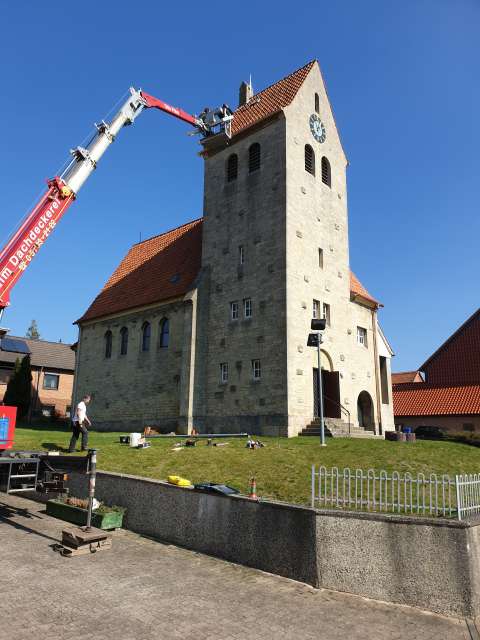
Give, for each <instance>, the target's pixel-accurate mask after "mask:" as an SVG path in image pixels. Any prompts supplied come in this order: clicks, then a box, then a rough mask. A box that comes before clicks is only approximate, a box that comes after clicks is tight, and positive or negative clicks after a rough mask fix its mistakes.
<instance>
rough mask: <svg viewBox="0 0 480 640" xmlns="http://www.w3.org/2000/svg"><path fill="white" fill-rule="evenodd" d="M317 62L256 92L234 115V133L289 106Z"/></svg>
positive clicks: (314, 61) (313, 61) (308, 64)
mask: <svg viewBox="0 0 480 640" xmlns="http://www.w3.org/2000/svg"><path fill="white" fill-rule="evenodd" d="M315 63H316V60H312V61H311V62H308V63H307V64H306V65H305V66H304V67H301V68H300V69H297V70H296V71H294V72H293V73H291V74H290V75H288V76H286V77H285V78H283V79H282V80H279V81H278V82H275V83H274V84H272V85H271V86H270V87H267V88H266V89H263V91H260V92H259V93H256V94H255V95H254V96H253V97H252V98H251V99H250V100H249V101H248V102H247V104H245V105H243V106H241V107H239V108H238V109H237V110H236V111H235V113H234V115H233V122H232V135H233V136H235V135H237V134H238V133H240V132H241V131H244V130H245V129H248V128H249V127H251V126H253V125H254V124H257V123H258V122H261V121H262V120H265V119H266V118H269V117H270V116H272V115H274V114H275V113H278V112H279V111H281V110H282V109H284V108H285V107H288V105H289V104H290V103H291V102H292V100H293V99H294V98H295V96H296V95H297V92H298V90H299V89H300V87H301V86H302V84H303V82H304V80H305V78H306V77H307V76H308V74H309V73H310V70H311V69H312V67H313V66H314V65H315Z"/></svg>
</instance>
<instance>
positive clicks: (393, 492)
mask: <svg viewBox="0 0 480 640" xmlns="http://www.w3.org/2000/svg"><path fill="white" fill-rule="evenodd" d="M329 507H331V508H337V509H346V510H358V511H375V512H382V513H400V514H408V515H422V516H443V517H454V516H456V517H458V519H459V520H462V519H464V518H465V517H467V516H471V515H474V514H477V513H480V475H479V474H474V475H457V476H455V478H451V477H450V476H448V475H437V474H435V473H431V474H430V475H428V476H426V475H425V474H423V473H419V474H417V475H416V476H413V475H412V474H410V473H408V472H407V473H404V474H401V473H400V472H398V471H392V472H388V471H384V470H381V471H378V470H374V469H368V470H367V471H365V470H363V469H355V470H351V469H349V468H345V469H343V470H339V469H338V468H337V467H332V468H331V469H327V467H324V466H320V467H318V468H317V467H315V465H313V466H312V508H329Z"/></svg>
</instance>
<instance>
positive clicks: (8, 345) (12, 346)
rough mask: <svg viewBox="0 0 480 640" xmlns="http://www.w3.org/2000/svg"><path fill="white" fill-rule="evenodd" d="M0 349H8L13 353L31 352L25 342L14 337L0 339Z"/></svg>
mask: <svg viewBox="0 0 480 640" xmlns="http://www.w3.org/2000/svg"><path fill="white" fill-rule="evenodd" d="M0 349H1V350H2V351H10V352H13V353H27V354H29V353H31V351H30V349H29V348H28V345H27V343H26V342H24V341H23V340H16V339H15V338H2V340H1V341H0Z"/></svg>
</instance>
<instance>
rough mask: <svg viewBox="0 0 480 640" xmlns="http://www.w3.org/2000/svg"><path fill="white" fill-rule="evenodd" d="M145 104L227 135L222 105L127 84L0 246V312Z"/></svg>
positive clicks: (207, 131)
mask: <svg viewBox="0 0 480 640" xmlns="http://www.w3.org/2000/svg"><path fill="white" fill-rule="evenodd" d="M144 108H157V109H160V110H161V111H164V112H165V113H169V114H170V115H172V116H174V117H176V118H179V119H180V120H183V121H184V122H188V123H189V124H191V125H193V126H194V127H195V129H196V133H200V134H201V135H204V136H206V135H211V134H212V133H217V132H218V131H219V130H224V131H225V132H226V133H227V135H228V136H229V127H230V122H231V120H232V113H231V111H230V109H229V108H228V107H227V106H226V105H223V106H222V107H221V108H220V109H217V110H215V111H212V110H210V109H205V110H204V111H203V112H202V113H201V114H200V115H199V116H198V117H196V116H192V115H190V114H189V113H187V112H186V111H183V110H182V109H178V108H177V107H172V106H171V105H169V104H167V103H166V102H163V100H159V99H158V98H154V97H153V96H151V95H149V94H148V93H144V92H142V91H137V90H135V89H130V96H129V97H128V99H127V100H126V101H125V102H124V104H123V105H122V106H121V108H120V110H119V111H118V113H117V114H116V115H115V116H114V118H113V119H112V120H111V122H105V121H102V122H101V123H100V124H96V125H95V126H96V128H97V132H96V134H95V135H94V137H93V138H92V140H91V141H90V142H89V143H88V144H87V145H86V147H77V148H76V149H73V150H72V151H71V152H70V153H71V154H72V156H73V159H72V161H71V163H70V164H69V165H68V167H67V169H66V170H65V172H64V173H63V174H62V175H61V176H56V177H55V178H53V179H52V180H50V181H49V182H48V190H47V192H46V193H45V194H44V195H43V196H42V198H41V199H40V202H39V203H38V204H37V205H36V206H35V208H34V209H33V210H32V211H31V212H30V213H29V214H28V216H27V217H26V219H25V221H24V222H23V223H22V224H21V226H20V228H19V229H18V230H17V231H16V232H15V233H14V235H13V236H12V237H11V238H10V240H9V241H8V243H7V245H6V246H5V247H4V249H2V251H1V252H0V317H1V313H2V311H3V309H4V308H5V307H7V306H8V305H9V304H10V291H11V289H12V288H13V287H14V285H15V284H16V283H17V282H18V280H19V278H20V276H21V275H22V273H23V272H24V271H25V269H26V268H27V267H28V265H29V264H30V262H31V261H32V258H33V257H34V255H35V254H36V253H37V251H38V249H39V248H40V247H41V246H42V244H43V243H44V242H45V240H46V238H47V236H48V235H49V234H50V233H51V231H52V230H53V229H54V227H55V225H56V224H57V222H58V221H59V220H60V218H61V217H62V216H63V214H64V213H65V212H66V210H67V209H68V207H69V206H70V205H71V203H72V202H73V200H74V199H75V198H76V197H77V194H78V192H79V190H80V189H81V187H82V186H83V184H84V183H85V181H86V180H87V179H88V177H89V176H90V174H91V173H92V172H93V171H94V170H95V169H96V167H97V163H98V161H99V160H100V158H101V157H102V156H103V154H104V153H105V151H106V150H107V149H108V147H109V146H110V145H111V144H112V142H113V141H114V140H115V138H116V136H117V134H118V133H119V131H120V129H122V127H124V126H126V125H130V124H132V123H133V122H134V120H135V119H136V118H137V117H138V116H139V115H140V113H141V112H142V111H143V109H144Z"/></svg>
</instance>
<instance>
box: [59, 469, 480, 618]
mask: <svg viewBox="0 0 480 640" xmlns="http://www.w3.org/2000/svg"><path fill="white" fill-rule="evenodd" d="M70 492H71V494H72V495H76V496H85V495H86V478H85V476H78V475H73V476H72V477H71V480H70ZM96 495H97V497H98V499H100V500H102V501H104V502H106V503H107V504H118V505H121V506H124V507H126V508H127V513H126V518H125V521H124V522H125V527H126V528H127V529H130V530H132V531H135V532H137V533H142V534H145V535H148V536H152V537H155V538H159V539H161V540H164V541H167V542H170V543H173V544H177V545H180V546H183V547H187V548H189V549H194V550H195V551H199V552H202V553H207V554H210V555H213V556H217V557H219V558H224V559H226V560H230V561H231V562H236V563H239V564H243V565H247V566H251V567H255V568H257V569H262V570H264V571H268V572H271V573H276V574H278V575H282V576H285V577H288V578H292V579H294V580H299V581H302V582H307V583H309V584H312V585H313V586H316V587H324V588H327V589H333V590H336V591H345V592H349V593H354V594H357V595H362V596H366V597H369V598H375V599H378V600H385V601H388V602H396V603H402V604H408V605H412V606H418V607H420V608H422V609H429V610H431V611H435V612H437V613H442V614H446V615H455V616H467V617H472V618H473V617H476V616H478V615H480V521H476V522H474V521H472V522H461V523H460V522H456V521H450V520H442V519H435V520H427V519H425V518H404V517H399V516H384V515H380V514H357V513H339V512H337V511H314V510H312V509H307V508H302V507H295V506H292V505H284V504H280V503H274V502H252V501H250V500H248V499H247V498H243V497H238V498H228V497H224V496H217V495H212V494H205V493H200V492H197V491H192V490H188V489H181V488H178V487H174V486H172V485H169V484H167V483H164V482H160V481H155V480H150V479H146V478H137V477H135V476H128V475H120V474H115V473H105V472H99V473H98V475H97V491H96Z"/></svg>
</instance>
